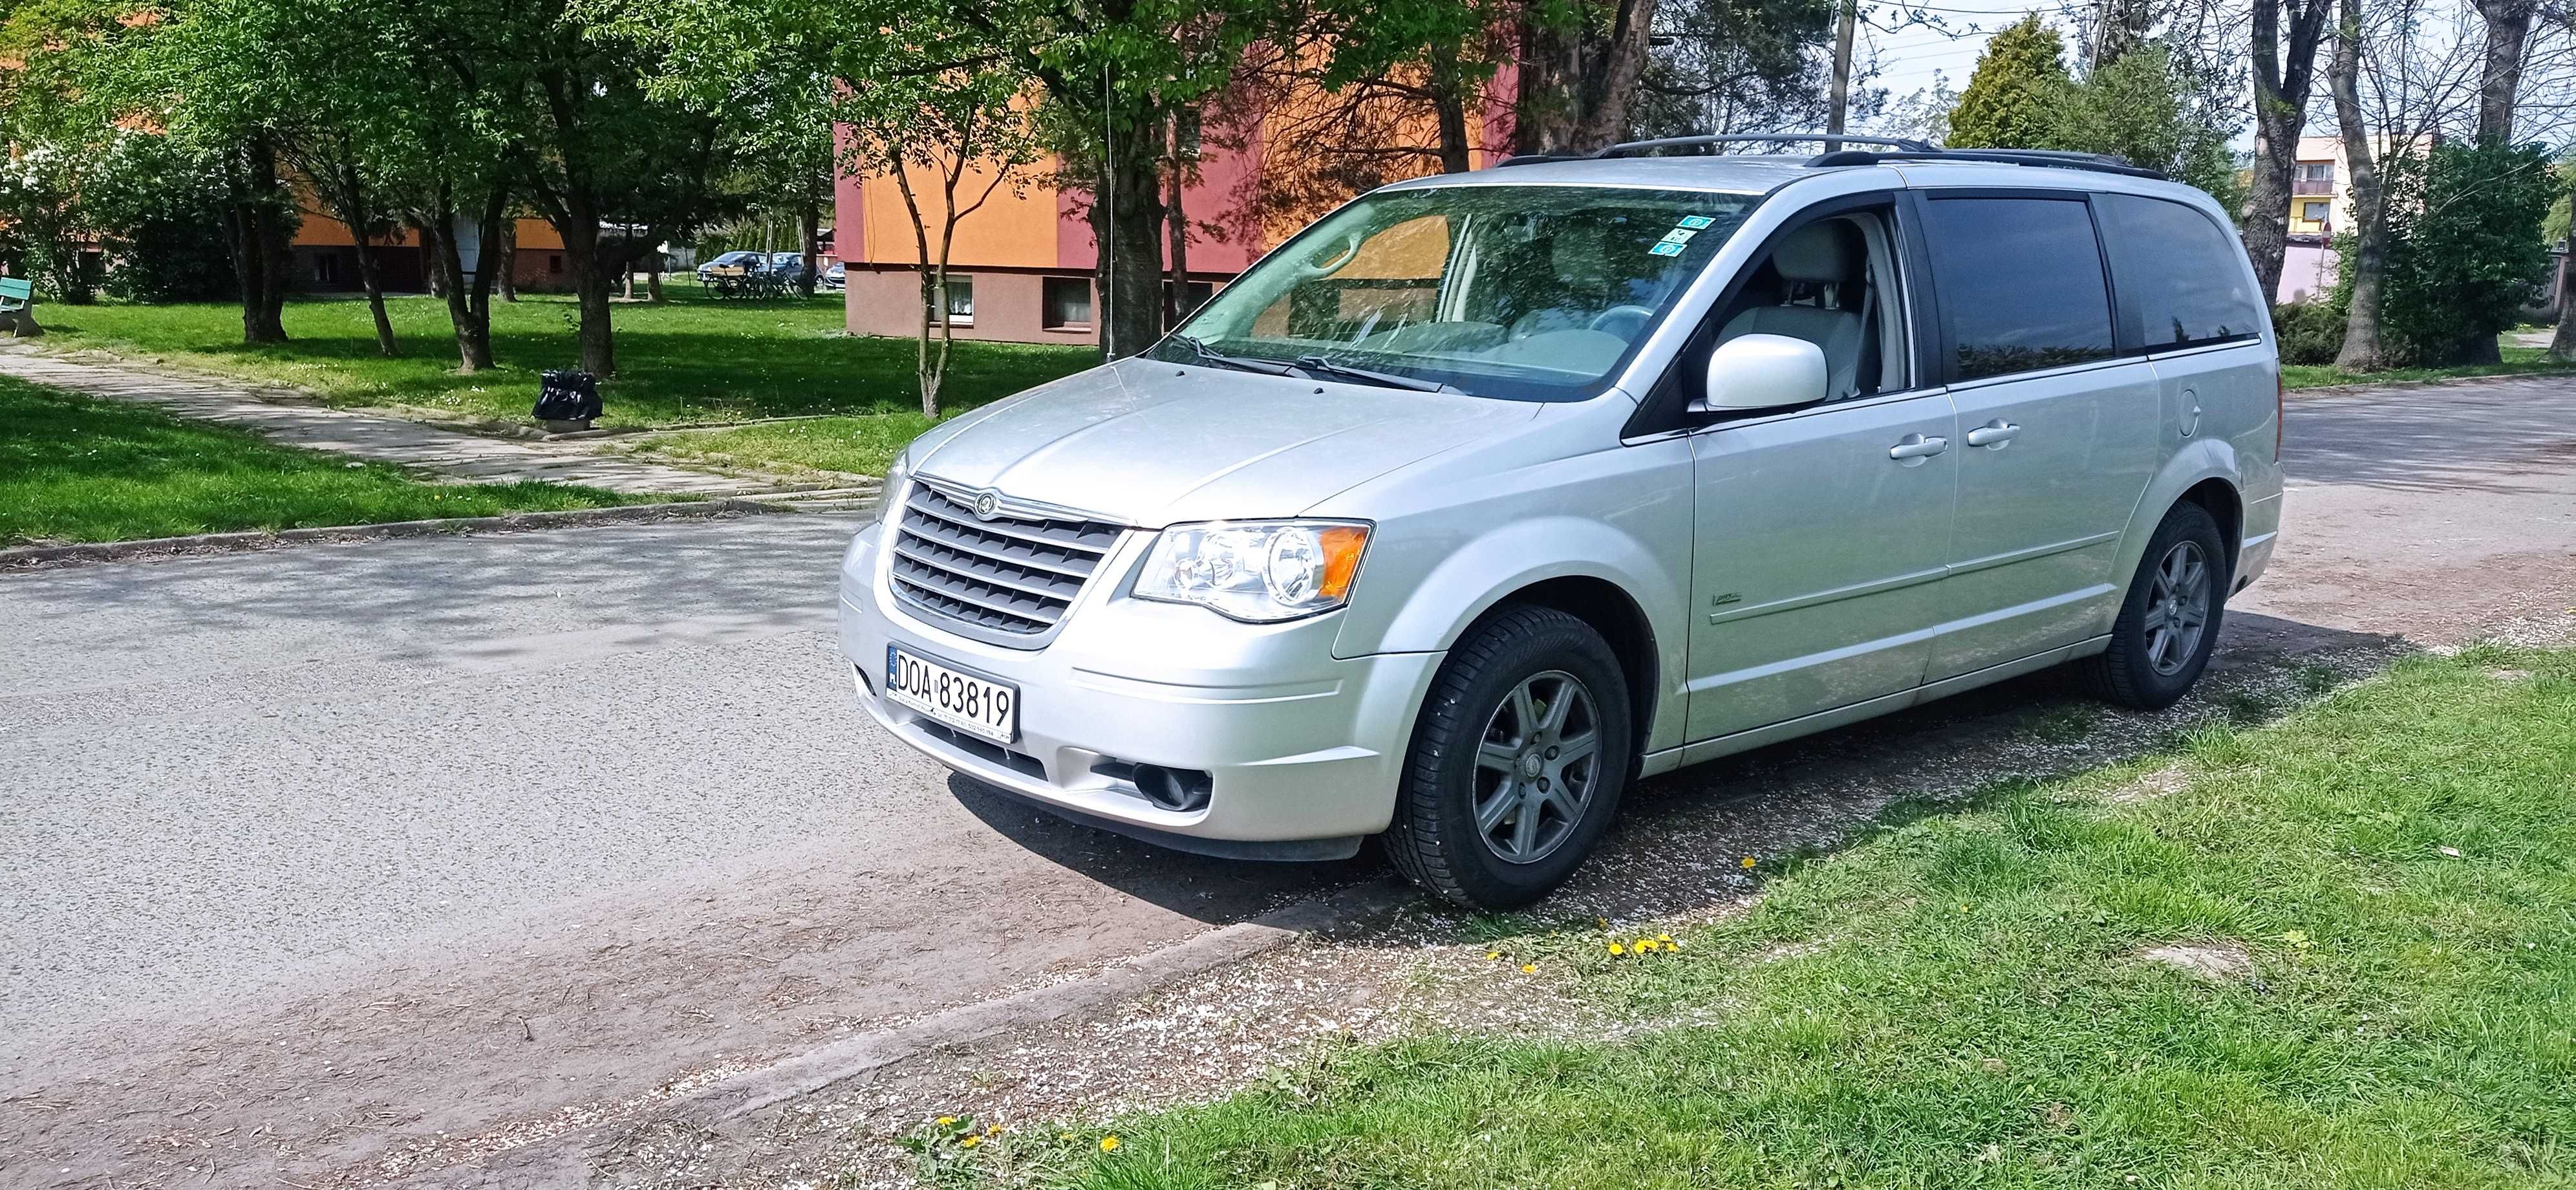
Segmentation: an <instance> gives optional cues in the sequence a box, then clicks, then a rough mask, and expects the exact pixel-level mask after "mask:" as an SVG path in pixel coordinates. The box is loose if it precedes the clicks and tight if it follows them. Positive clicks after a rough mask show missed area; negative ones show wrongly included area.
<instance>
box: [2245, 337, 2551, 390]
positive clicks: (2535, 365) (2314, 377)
mask: <svg viewBox="0 0 2576 1190" xmlns="http://www.w3.org/2000/svg"><path fill="white" fill-rule="evenodd" d="M2500 353H2501V354H2502V355H2503V356H2504V362H2502V363H2497V364H2461V365H2458V366H2456V367H2449V368H2390V369H2388V370H2387V371H2384V372H2347V371H2345V370H2343V369H2341V368H2338V367H2335V366H2334V365H2332V364H2283V365H2281V379H2282V381H2283V382H2285V383H2287V384H2288V385H2289V386H2290V388H2291V389H2292V390H2294V391H2295V390H2297V389H2302V388H2324V387H2327V386H2330V385H2337V384H2388V383H2391V382H2393V381H2400V380H2450V379H2456V378H2459V377H2465V376H2531V375H2540V376H2548V375H2576V364H2562V363H2557V362H2554V361H2552V360H2551V359H2550V358H2549V351H2548V349H2547V348H2544V347H2516V346H2514V345H2513V344H2511V343H2506V344H2505V345H2504V346H2503V348H2502V349H2501V351H2500Z"/></svg>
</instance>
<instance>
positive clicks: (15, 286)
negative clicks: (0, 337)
mask: <svg viewBox="0 0 2576 1190" xmlns="http://www.w3.org/2000/svg"><path fill="white" fill-rule="evenodd" d="M0 328H6V329H7V330H8V332H9V333H10V334H11V335H13V336H16V337H18V338H21V339H32V338H35V337H36V336H38V335H41V334H44V333H45V330H44V328H43V327H40V326H37V325H36V283H35V282H34V281H32V280H29V279H28V278H25V277H0Z"/></svg>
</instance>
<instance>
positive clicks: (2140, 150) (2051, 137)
mask: <svg viewBox="0 0 2576 1190" xmlns="http://www.w3.org/2000/svg"><path fill="white" fill-rule="evenodd" d="M2196 82H2197V80H2196V77H2195V76H2194V74H2193V73H2192V72H2191V71H2189V70H2187V69H2185V68H2184V67H2182V66H2181V65H2180V64H2179V63H2178V62H2177V61H2176V60H2175V57H2174V51H2173V49H2172V48H2171V47H2170V46H2167V45H2165V44H2163V43H2160V42H2148V43H2146V44H2144V45H2139V46H2133V47H2129V48H2128V50H2127V51H2126V52H2125V53H2123V54H2122V55H2121V56H2120V57H2119V58H2118V59H2117V60H2115V61H2113V62H2111V63H2109V64H2108V65H2097V66H2095V67H2094V68H2093V69H2092V70H2091V71H2090V72H2089V73H2087V74H2086V75H2085V78H2084V81H2083V82H2081V83H2078V84H2076V85H2075V86H2073V87H2072V88H2069V89H2068V90H2067V91H2066V92H2065V94H2064V98H2063V99H2062V101H2061V104H2060V106H2059V108H2058V113H2057V116H2056V118H2055V120H2054V121H2053V123H2054V130H2053V131H2051V132H2049V133H2047V134H2046V135H2047V137H2048V139H2047V140H2046V141H2045V142H2043V143H2045V144H2047V145H2049V146H2050V147H2054V148H2061V149H2072V150H2076V151H2078V152H2086V153H2110V154H2114V155H2117V156H2120V157H2126V158H2128V159H2129V160H2130V161H2132V162H2135V163H2137V164H2139V165H2142V166H2145V167H2147V168H2149V169H2153V170H2160V171H2162V172H2164V173H2166V174H2168V175H2170V176H2172V177H2173V178H2175V179H2177V180H2179V181H2183V182H2188V183H2190V184H2191V185H2194V186H2197V187H2199V188H2201V189H2202V190H2205V191H2207V192H2209V194H2210V195H2211V196H2212V197H2214V198H2216V199H2217V200H2218V201H2219V203H2220V204H2221V205H2223V206H2229V207H2233V206H2234V205H2235V200H2236V189H2237V187H2236V159H2235V155H2234V154H2232V153H2230V152H2229V151H2228V148H2227V141H2228V138H2229V137H2230V136H2231V135H2232V134H2233V133H2234V132H2235V130H2236V124H2235V123H2234V121H2232V120H2229V119H2228V118H2226V117H2225V116H2224V115H2223V114H2222V113H2221V112H2220V110H2219V108H2218V104H2217V103H2215V102H2213V101H2212V99H2211V97H2209V96H2206V95H2202V94H2197V93H2195V90H2194V87H2195V84H2196Z"/></svg>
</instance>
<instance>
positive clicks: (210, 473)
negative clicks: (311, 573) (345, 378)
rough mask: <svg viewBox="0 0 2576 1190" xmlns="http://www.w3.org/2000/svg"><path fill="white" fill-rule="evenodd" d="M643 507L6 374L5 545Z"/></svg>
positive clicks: (1, 409) (0, 443) (2, 408)
mask: <svg viewBox="0 0 2576 1190" xmlns="http://www.w3.org/2000/svg"><path fill="white" fill-rule="evenodd" d="M660 498H661V497H657V499H660ZM639 502H641V500H640V498H639V499H629V498H627V497H623V496H620V495H618V494H616V493H614V492H604V491H600V490H597V489H595V488H581V487H569V486H565V485H562V484H550V483H513V484H474V485H462V484H430V483H423V482H421V481H419V480H417V479H413V478H412V477H410V476H409V475H406V474H405V473H403V472H402V471H401V470H400V469H397V468H393V467H387V466H383V465H381V464H375V463H369V464H366V465H364V466H356V467H353V466H350V465H349V463H348V461H347V460H346V459H343V458H340V457H339V456H336V455H328V454H323V453H320V452H317V451H307V450H296V449H292V448H289V447H283V446H274V445H271V444H269V443H267V442H263V441H261V440H260V439H258V438H256V437H253V436H251V435H249V434H245V433H242V432H240V431H237V430H230V429H225V428H223V427H220V426H209V425H201V424H198V423H195V422H188V421H182V420H180V419H178V418H174V417H171V416H169V415H167V414H164V413H161V412H160V411H158V410H154V409H145V408H141V407H138V406H133V405H122V404H117V403H115V402H111V401H94V400H90V399H88V398H86V397H77V396H72V395H70V394H68V393H62V392H57V391H55V390H52V389H47V388H41V387H38V386H36V385H32V384H27V383H25V382H22V381H18V380H11V379H8V378H5V377H0V545H23V544H27V543H29V542H88V541H130V540H134V539H136V538H144V537H176V536H180V535H183V534H189V533H218V532H227V531H231V530H236V529H294V528H305V527H312V526H327V525H356V524H376V523H382V522H385V521H412V520H426V519H429V518H433V517H470V516H492V515H495V514H498V513H505V512H536V511H544V510H551V509H563V508H603V507H607V506H609V505H615V504H632V503H639Z"/></svg>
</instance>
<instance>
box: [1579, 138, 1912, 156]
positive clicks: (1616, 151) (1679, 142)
mask: <svg viewBox="0 0 2576 1190" xmlns="http://www.w3.org/2000/svg"><path fill="white" fill-rule="evenodd" d="M1802 141H1822V142H1825V143H1827V144H1833V143H1837V142H1839V143H1844V144H1855V145H1893V146H1895V147H1896V148H1898V149H1901V150H1903V151H1905V152H1908V153H1930V152H1934V151H1936V150H1934V149H1933V148H1932V146H1931V145H1929V144H1926V143H1924V142H1922V141H1919V140H1914V139H1911V138H1908V137H1902V136H1856V135H1853V134H1851V133H1848V132H1732V133H1727V134H1725V135H1721V136H1667V137H1663V138H1660V139H1657V140H1632V141H1622V142H1620V143H1618V144H1615V145H1612V146H1610V147H1609V148H1606V149H1603V150H1601V151H1599V152H1596V153H1592V154H1589V156H1593V157H1627V156H1633V155H1637V154H1643V153H1651V152H1653V151H1655V150H1657V149H1699V148H1715V147H1716V146H1718V145H1752V144H1783V143H1786V144H1797V143H1799V142H1802Z"/></svg>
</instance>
